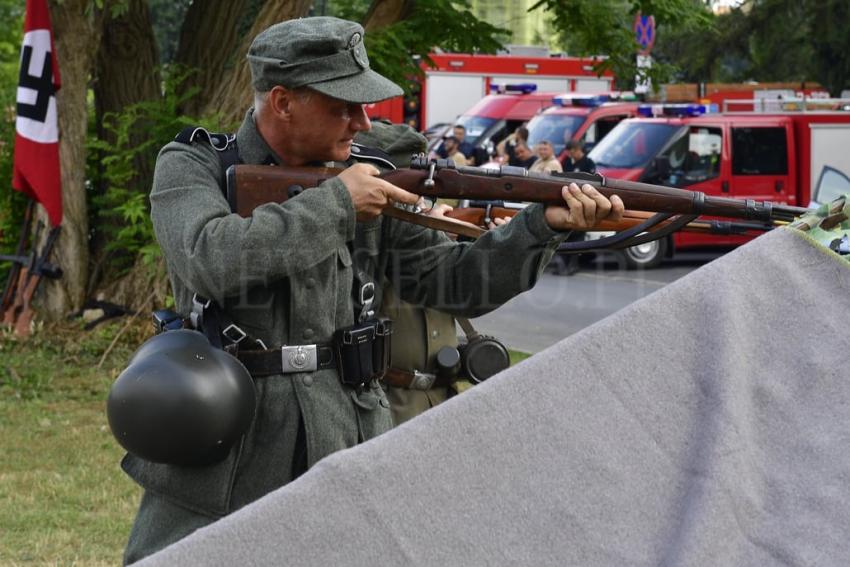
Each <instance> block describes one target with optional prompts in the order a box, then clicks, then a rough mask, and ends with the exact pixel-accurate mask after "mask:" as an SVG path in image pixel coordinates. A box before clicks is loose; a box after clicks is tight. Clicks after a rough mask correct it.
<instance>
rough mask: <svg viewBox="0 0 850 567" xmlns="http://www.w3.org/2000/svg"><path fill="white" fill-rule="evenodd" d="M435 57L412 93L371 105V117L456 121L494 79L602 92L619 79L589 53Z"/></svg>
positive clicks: (421, 123)
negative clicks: (597, 66) (596, 67)
mask: <svg viewBox="0 0 850 567" xmlns="http://www.w3.org/2000/svg"><path fill="white" fill-rule="evenodd" d="M430 58H431V60H432V61H433V62H434V64H435V66H434V67H429V66H428V65H427V64H425V63H424V62H423V63H422V71H423V73H424V75H423V77H422V78H421V79H420V80H417V81H415V82H414V84H412V85H411V87H412V88H411V89H410V93H409V94H408V95H406V96H404V97H397V98H394V99H390V100H388V101H384V102H380V103H376V104H374V105H368V107H367V111H368V113H369V116H370V117H372V118H386V119H389V120H391V121H392V122H407V123H408V124H410V125H411V126H412V127H414V128H416V129H417V130H422V129H425V128H426V127H429V126H433V125H435V124H438V123H447V124H448V123H454V122H455V120H456V119H457V118H458V117H459V116H460V115H462V114H464V113H465V112H466V111H467V110H468V109H469V108H471V107H472V106H473V105H474V104H475V103H477V102H478V101H479V100H481V99H482V98H484V97H485V96H486V95H488V94H490V93H491V85H492V84H503V85H504V84H516V83H532V84H534V85H535V86H536V88H537V91H538V92H551V93H566V92H582V93H598V92H606V91H610V90H611V88H612V83H613V81H614V76H613V74H612V73H610V72H606V73H605V74H603V75H602V76H597V75H596V73H595V72H594V71H593V60H592V59H587V58H578V57H556V56H552V57H526V56H519V55H469V54H462V53H442V54H437V53H432V54H431V55H430Z"/></svg>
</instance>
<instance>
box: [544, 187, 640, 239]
mask: <svg viewBox="0 0 850 567" xmlns="http://www.w3.org/2000/svg"><path fill="white" fill-rule="evenodd" d="M561 195H562V196H563V197H564V202H565V203H566V207H561V206H554V205H550V206H548V207H546V214H545V218H546V223H547V224H548V225H549V226H550V227H551V228H553V229H555V230H588V229H590V228H591V227H592V226H593V225H595V224H596V223H598V222H599V221H601V220H610V221H619V220H620V219H622V218H623V210H624V208H625V207H624V206H623V201H622V199H620V198H619V197H618V196H617V195H613V196H612V197H611V199H610V200H609V199H608V198H607V197H605V195H603V194H602V193H600V192H599V191H597V190H596V189H595V188H594V187H592V186H591V185H583V186H582V187H580V188H579V186H578V185H576V184H575V183H570V184H569V186H566V185H565V186H564V187H563V188H562V189H561Z"/></svg>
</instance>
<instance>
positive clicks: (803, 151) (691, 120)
mask: <svg viewBox="0 0 850 567" xmlns="http://www.w3.org/2000/svg"><path fill="white" fill-rule="evenodd" d="M786 102H788V101H786ZM819 104H824V101H819ZM836 105H838V106H839V107H840V106H841V103H833V107H834V106H836ZM638 111H639V113H640V115H641V116H642V117H640V118H633V119H628V120H624V121H623V122H621V123H620V124H619V125H618V126H617V127H616V128H615V129H614V130H613V131H612V132H611V133H610V134H609V135H608V136H606V137H605V139H603V140H602V141H601V142H599V143H598V144H597V145H596V147H595V148H594V149H593V150H592V151H591V152H590V157H591V159H593V160H594V161H595V162H596V166H597V171H598V172H599V173H601V174H603V175H606V176H611V177H617V178H622V179H629V180H634V181H645V182H648V183H656V184H660V185H667V186H670V187H683V188H687V189H690V190H693V191H702V192H704V193H706V194H708V195H715V196H727V197H734V198H738V199H755V200H758V201H777V202H782V203H786V204H790V205H796V206H804V207H805V206H809V205H810V204H812V203H823V202H828V201H830V200H832V199H833V198H835V197H836V196H838V195H839V194H841V193H843V192H848V191H850V154H848V153H847V151H846V148H847V147H848V145H850V112H847V111H822V110H821V111H819V110H815V111H806V112H800V111H796V112H777V113H764V112H731V113H718V112H716V106H714V105H699V104H672V105H642V106H641V107H639V109H638ZM747 240H748V237H744V236H731V235H730V236H721V235H704V234H696V233H685V232H678V233H676V234H675V235H673V237H672V238H668V239H662V240H659V241H656V242H654V243H650V244H647V245H645V246H636V247H634V248H631V249H629V250H627V251H626V253H625V259H626V262H627V264H628V265H629V266H630V267H650V266H655V265H657V264H658V263H660V262H661V261H662V259H663V258H664V257H665V256H666V255H670V254H672V253H673V251H674V250H677V249H680V248H688V247H699V246H718V245H731V246H734V245H738V244H742V243H744V242H746V241H747Z"/></svg>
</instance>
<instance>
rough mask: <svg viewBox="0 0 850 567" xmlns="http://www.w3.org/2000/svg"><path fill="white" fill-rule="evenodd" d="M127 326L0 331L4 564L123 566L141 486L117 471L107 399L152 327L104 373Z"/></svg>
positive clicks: (0, 553)
mask: <svg viewBox="0 0 850 567" xmlns="http://www.w3.org/2000/svg"><path fill="white" fill-rule="evenodd" d="M118 329H119V327H118V326H117V325H102V326H101V327H100V328H98V329H97V330H95V331H92V332H85V331H83V330H82V329H80V328H79V327H74V326H68V325H64V326H62V327H52V328H49V329H44V328H41V329H37V331H36V333H35V334H34V335H33V336H32V337H30V338H28V339H25V340H23V339H17V338H15V337H14V336H11V335H10V334H8V333H5V332H3V334H2V335H0V361H2V362H0V432H2V435H0V526H2V527H0V565H9V564H12V565H14V564H23V563H37V564H54V565H95V564H110V565H115V564H119V563H120V561H121V555H122V552H123V547H124V544H125V542H126V539H127V534H128V533H129V530H130V525H131V522H132V520H133V517H134V515H135V509H136V506H137V503H138V499H139V497H140V495H141V490H140V489H139V488H138V487H137V486H136V485H135V484H134V483H133V482H132V481H131V480H130V479H129V478H128V477H126V476H125V475H124V474H123V472H121V469H120V467H119V466H118V463H119V461H120V459H121V457H122V455H123V451H122V450H121V448H120V447H119V446H118V444H117V443H116V442H115V441H114V440H113V438H112V434H111V433H110V431H109V426H108V424H107V421H106V412H105V400H106V395H107V392H108V391H109V385H110V384H111V382H112V380H114V378H115V377H117V375H118V373H119V372H120V371H121V369H122V368H123V365H124V364H125V363H126V361H127V358H128V357H129V355H130V354H131V353H132V352H133V350H134V349H135V347H136V346H137V345H138V344H139V343H140V342H141V341H142V340H143V339H144V336H143V334H144V333H145V330H144V329H143V327H142V326H138V327H137V326H134V327H132V328H131V330H130V331H129V332H127V333H125V335H124V336H123V337H122V339H121V340H119V342H118V343H117V344H116V346H115V347H114V349H113V351H112V352H111V354H110V356H109V357H107V359H106V360H105V361H104V364H103V367H102V368H100V369H98V368H97V365H98V363H99V361H100V359H101V356H102V354H103V352H105V351H106V349H107V348H108V346H109V344H110V342H111V340H112V337H113V336H114V335H115V334H116V333H117V332H118Z"/></svg>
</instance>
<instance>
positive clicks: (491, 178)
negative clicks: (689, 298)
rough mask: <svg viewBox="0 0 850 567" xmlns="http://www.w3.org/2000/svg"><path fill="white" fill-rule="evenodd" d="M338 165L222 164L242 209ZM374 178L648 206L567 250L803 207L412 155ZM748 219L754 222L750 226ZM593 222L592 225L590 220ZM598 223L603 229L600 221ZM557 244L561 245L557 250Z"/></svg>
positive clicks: (465, 228)
mask: <svg viewBox="0 0 850 567" xmlns="http://www.w3.org/2000/svg"><path fill="white" fill-rule="evenodd" d="M341 171H342V170H341V169H335V168H327V167H275V166H262V165H235V166H231V167H230V168H229V169H228V171H227V199H228V201H229V202H230V206H231V210H233V211H235V212H237V213H239V214H240V215H242V216H250V214H251V212H252V211H253V210H254V209H255V208H256V207H258V206H259V205H262V204H264V203H269V202H278V203H281V202H284V201H286V200H287V199H289V198H292V197H295V196H297V195H298V194H300V193H301V192H302V191H304V190H305V189H307V188H309V187H316V186H317V185H319V184H320V183H322V182H323V181H325V180H327V179H329V178H331V177H335V176H336V175H338V174H339V173H340V172H341ZM380 177H381V178H382V179H384V180H386V181H388V182H390V183H392V184H393V185H396V186H397V187H401V188H402V189H404V190H406V191H409V192H411V193H416V194H418V195H422V196H423V197H427V198H432V199H436V198H449V199H475V200H496V201H528V202H538V203H546V204H551V205H561V206H563V205H564V200H563V197H562V196H561V188H562V187H563V186H564V185H567V184H569V183H577V184H579V185H583V184H589V185H592V186H594V187H595V188H596V189H597V190H599V192H600V193H602V194H603V195H605V196H606V197H609V198H610V197H611V196H612V195H619V197H620V198H621V199H622V200H623V203H624V205H625V207H626V209H628V210H630V211H645V212H651V213H655V214H653V215H651V216H649V218H647V219H645V220H642V221H639V222H637V224H633V225H632V226H630V227H629V228H626V229H625V230H622V231H621V232H619V233H618V234H616V235H615V236H610V237H607V238H602V239H599V240H593V241H588V242H571V243H568V244H567V245H566V247H567V248H568V249H569V250H568V251H571V252H586V251H590V250H598V249H603V248H626V247H629V246H635V245H637V244H643V243H644V242H650V241H652V240H657V239H659V238H662V237H664V236H666V235H668V234H670V233H672V232H674V231H676V230H680V229H682V228H683V227H685V226H687V225H688V224H689V223H692V222H694V221H696V219H697V218H698V217H700V216H702V215H706V216H713V217H724V218H733V219H743V220H747V221H756V222H758V223H767V224H772V223H774V222H776V221H791V220H794V218H795V217H797V216H800V215H802V214H803V213H805V212H806V211H807V210H808V209H805V208H802V207H792V206H788V205H782V204H778V203H771V202H761V201H754V200H751V199H746V200H745V199H732V198H728V197H712V196H708V195H706V194H705V193H702V192H699V191H688V190H686V189H675V188H671V187H664V186H661V185H651V184H648V183H639V182H635V181H625V180H622V179H614V178H609V177H604V176H602V175H598V174H588V173H556V174H544V173H532V172H529V171H527V170H526V169H523V168H521V167H513V166H502V167H500V168H498V169H485V168H481V167H472V166H456V165H455V164H454V162H453V161H451V160H445V159H438V160H430V159H427V158H425V157H421V156H417V157H415V158H414V159H413V160H412V161H411V164H410V167H409V168H403V169H396V170H392V171H387V172H384V173H382V174H381V175H380ZM384 214H385V215H387V216H392V217H396V218H401V219H402V220H407V221H410V222H415V223H417V224H423V225H425V226H430V227H432V228H437V229H439V230H447V231H451V232H457V233H459V234H464V235H466V236H473V237H474V236H477V235H479V234H480V233H481V231H480V229H477V227H470V226H469V225H467V224H466V223H459V222H453V221H451V220H449V219H441V218H432V217H427V216H424V215H421V214H417V213H413V212H409V211H405V210H402V209H399V208H397V207H394V206H389V207H387V208H386V209H385V210H384ZM752 226H755V225H752ZM594 229H597V227H594ZM598 230H610V228H607V229H606V228H603V227H602V226H600V227H599V228H598ZM563 248H564V246H562V251H563Z"/></svg>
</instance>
